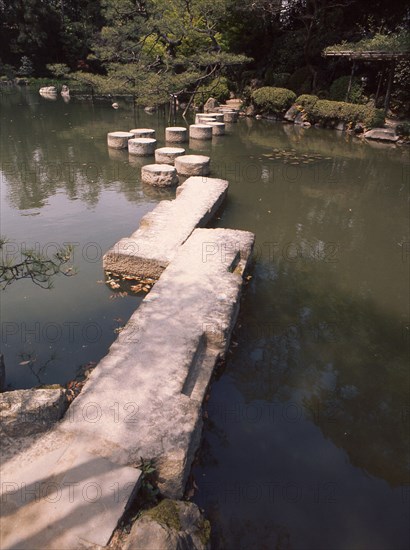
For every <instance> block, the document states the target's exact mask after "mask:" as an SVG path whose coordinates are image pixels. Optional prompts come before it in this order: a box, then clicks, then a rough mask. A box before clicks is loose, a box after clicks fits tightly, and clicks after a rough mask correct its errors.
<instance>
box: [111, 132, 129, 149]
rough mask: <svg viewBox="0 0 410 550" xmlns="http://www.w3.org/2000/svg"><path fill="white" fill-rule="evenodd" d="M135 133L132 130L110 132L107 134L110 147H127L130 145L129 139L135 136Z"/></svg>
mask: <svg viewBox="0 0 410 550" xmlns="http://www.w3.org/2000/svg"><path fill="white" fill-rule="evenodd" d="M133 137H134V134H132V133H131V132H109V133H108V134H107V144H108V147H112V148H113V149H126V148H127V147H128V140H129V139H131V138H133Z"/></svg>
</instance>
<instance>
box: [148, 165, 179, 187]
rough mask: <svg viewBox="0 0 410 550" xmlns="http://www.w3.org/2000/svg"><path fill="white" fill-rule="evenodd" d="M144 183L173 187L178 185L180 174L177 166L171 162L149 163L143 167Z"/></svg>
mask: <svg viewBox="0 0 410 550" xmlns="http://www.w3.org/2000/svg"><path fill="white" fill-rule="evenodd" d="M141 180H142V182H143V183H147V184H148V185H152V186H154V187H172V186H174V185H177V183H178V181H179V180H178V176H177V171H176V170H175V168H174V167H173V166H171V165H169V164H147V165H146V166H143V167H142V168H141Z"/></svg>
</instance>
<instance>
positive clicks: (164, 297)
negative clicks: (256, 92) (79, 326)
mask: <svg viewBox="0 0 410 550" xmlns="http://www.w3.org/2000/svg"><path fill="white" fill-rule="evenodd" d="M227 187H228V184H227V182H225V181H222V180H215V179H212V178H203V177H198V178H189V179H188V180H187V181H186V182H185V183H184V184H183V185H182V186H181V187H180V188H179V189H178V195H177V198H176V199H175V200H174V201H163V202H161V203H159V204H158V205H157V207H156V208H155V209H154V211H153V212H151V213H150V214H147V215H146V216H145V217H144V218H143V219H142V221H141V225H140V228H139V229H138V231H137V232H136V233H134V234H133V235H132V236H131V237H130V238H128V239H125V240H122V241H120V243H118V244H117V245H116V246H115V247H114V248H113V249H111V250H110V251H109V252H108V253H107V255H106V256H105V258H104V266H105V268H106V269H108V270H111V271H113V272H115V273H120V274H127V275H138V276H147V277H148V276H152V277H154V278H156V279H158V281H157V282H156V283H155V285H154V287H153V289H152V290H151V291H150V293H149V294H148V295H147V296H146V297H145V299H144V300H143V302H142V304H141V305H140V307H139V308H138V310H137V311H136V312H135V313H134V314H133V315H132V316H131V318H130V320H129V321H128V323H127V324H126V326H125V327H124V329H123V330H122V332H121V333H120V334H119V336H118V338H117V340H116V341H115V342H114V343H113V344H112V346H111V347H110V350H109V352H108V354H107V355H106V356H105V357H104V358H103V359H102V360H101V361H100V363H99V364H98V365H97V367H96V368H95V369H94V371H93V372H92V374H91V376H90V378H89V380H88V381H87V383H86V385H85V387H84V388H83V390H82V392H81V394H80V395H79V396H78V397H77V398H76V399H75V400H74V402H73V403H72V404H71V406H70V407H69V409H68V411H67V413H66V414H65V416H64V418H63V419H62V420H61V421H60V422H59V423H58V424H57V425H56V426H55V427H54V428H53V429H51V430H50V431H49V432H47V433H46V434H44V435H43V436H41V437H40V438H39V439H37V440H35V441H31V442H30V444H29V445H28V444H27V445H25V446H24V445H22V447H21V451H20V452H19V453H17V454H15V455H14V456H13V457H11V458H7V457H6V458H5V459H4V460H3V465H2V474H1V482H2V496H1V498H2V506H1V507H2V522H1V543H0V545H1V548H2V550H6V549H10V550H11V549H19V550H20V549H27V550H33V549H40V548H41V549H42V550H43V549H55V550H62V549H64V550H71V549H72V550H74V549H76V550H78V549H80V548H101V547H104V546H106V545H107V544H108V543H109V540H110V538H111V536H112V533H113V531H114V530H115V528H116V526H117V524H118V521H119V520H120V518H121V517H122V515H123V513H124V511H125V510H126V508H127V506H128V504H129V503H130V502H131V501H132V500H133V498H134V496H135V494H136V492H137V491H138V489H139V486H140V483H141V471H140V470H139V469H138V468H137V465H138V464H139V463H140V458H141V457H143V458H144V459H151V460H154V462H155V465H156V468H157V471H158V474H159V488H160V491H161V493H162V494H163V495H164V496H168V497H172V498H180V497H181V496H182V495H183V492H184V488H185V484H186V481H187V477H188V474H189V471H190V468H191V464H192V461H193V458H194V454H195V452H196V450H197V449H198V446H199V443H200V437H201V429H202V416H201V407H202V403H203V399H204V396H205V392H206V389H207V386H208V384H209V381H210V378H211V375H212V371H213V369H214V367H215V364H216V362H217V361H218V359H220V358H222V357H223V356H224V354H225V352H226V350H227V348H228V346H229V341H230V337H231V333H232V330H233V327H234V324H235V320H236V317H237V314H238V310H239V300H240V294H241V288H242V285H243V273H244V271H245V269H246V267H247V264H248V262H249V258H250V254H251V250H252V247H253V242H254V235H253V234H251V233H248V232H244V231H235V230H230V229H203V228H201V226H203V225H205V224H206V223H207V222H208V221H209V219H210V218H211V217H212V215H213V214H214V213H215V211H216V210H217V209H218V208H219V207H220V206H221V204H222V201H223V199H224V197H225V195H226V190H227Z"/></svg>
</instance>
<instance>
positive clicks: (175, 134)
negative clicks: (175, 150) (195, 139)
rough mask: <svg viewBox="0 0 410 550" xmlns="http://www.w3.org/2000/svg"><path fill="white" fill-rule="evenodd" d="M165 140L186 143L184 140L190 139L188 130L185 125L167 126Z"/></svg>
mask: <svg viewBox="0 0 410 550" xmlns="http://www.w3.org/2000/svg"><path fill="white" fill-rule="evenodd" d="M165 141H168V142H169V143H184V141H188V131H187V129H186V128H184V127H183V126H169V127H168V128H165Z"/></svg>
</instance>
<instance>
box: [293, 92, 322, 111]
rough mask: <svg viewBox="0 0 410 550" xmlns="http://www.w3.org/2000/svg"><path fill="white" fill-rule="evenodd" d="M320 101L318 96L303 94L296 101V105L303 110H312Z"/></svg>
mask: <svg viewBox="0 0 410 550" xmlns="http://www.w3.org/2000/svg"><path fill="white" fill-rule="evenodd" d="M318 100H319V98H318V97H317V95H309V94H302V95H300V96H299V97H298V98H297V99H296V101H295V103H296V105H300V106H301V107H303V108H307V109H311V108H312V107H313V106H314V105H315V103H316V101H318Z"/></svg>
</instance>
